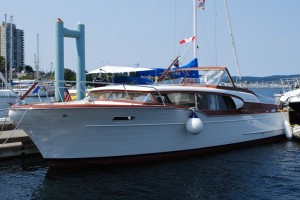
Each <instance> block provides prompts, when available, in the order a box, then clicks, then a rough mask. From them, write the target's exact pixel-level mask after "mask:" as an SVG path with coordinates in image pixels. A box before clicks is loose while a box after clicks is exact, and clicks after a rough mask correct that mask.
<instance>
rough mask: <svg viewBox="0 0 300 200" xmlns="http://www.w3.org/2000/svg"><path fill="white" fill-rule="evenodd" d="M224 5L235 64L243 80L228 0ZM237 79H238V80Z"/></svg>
mask: <svg viewBox="0 0 300 200" xmlns="http://www.w3.org/2000/svg"><path fill="white" fill-rule="evenodd" d="M224 5H225V12H226V17H227V25H228V29H229V34H230V37H231V43H232V48H233V53H234V58H235V64H236V67H237V70H238V77H239V78H240V81H241V82H242V77H241V72H240V66H239V60H238V57H237V53H236V48H235V43H234V37H233V33H232V28H231V22H230V17H229V12H228V7H227V1H226V0H224ZM237 81H238V80H236V82H237Z"/></svg>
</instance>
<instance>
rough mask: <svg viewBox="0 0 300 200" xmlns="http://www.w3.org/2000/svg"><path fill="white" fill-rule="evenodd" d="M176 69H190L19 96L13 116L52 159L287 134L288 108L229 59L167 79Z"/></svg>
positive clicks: (162, 152)
mask: <svg viewBox="0 0 300 200" xmlns="http://www.w3.org/2000/svg"><path fill="white" fill-rule="evenodd" d="M196 2H197V1H194V11H195V10H196ZM195 59H196V57H195ZM175 62H176V60H175V61H174V62H173V63H171V65H170V66H173V65H174V64H175ZM174 73H176V74H177V73H184V74H185V75H186V76H183V77H180V78H179V80H180V81H178V82H177V84H162V83H158V84H155V85H124V84H120V85H108V86H104V87H98V88H93V89H90V90H89V96H88V97H86V98H85V99H83V100H76V101H71V102H50V103H39V104H27V103H24V101H22V102H19V103H17V104H15V105H12V106H11V107H10V108H9V117H10V118H11V119H12V120H13V121H14V122H15V123H16V124H18V125H19V126H18V129H22V130H24V131H25V132H26V133H27V134H28V135H29V137H30V138H31V139H32V140H33V142H34V143H35V145H36V146H37V147H38V149H39V151H40V153H41V154H42V156H43V158H44V159H45V161H46V162H47V163H48V165H49V166H53V167H59V166H76V165H93V164H101V165H114V164H124V163H126V164H127V163H130V162H131V163H136V162H144V161H149V160H164V159H167V158H168V159H169V158H182V157H184V158H186V157H187V156H191V155H201V154H203V153H207V152H215V151H221V150H224V149H229V148H236V147H241V146H242V147H245V146H253V145H255V144H261V143H266V142H271V141H275V140H278V139H283V138H285V123H284V122H285V121H284V117H283V114H285V113H282V112H280V110H279V108H278V106H277V105H275V104H268V103H263V102H261V101H260V99H259V98H258V97H257V95H256V94H254V93H253V92H252V91H250V90H248V89H243V88H239V87H237V86H236V84H235V82H234V81H233V79H232V77H231V75H230V73H229V71H228V69H227V68H226V67H224V66H196V67H187V68H178V69H176V70H167V71H166V72H165V73H164V76H163V77H162V79H163V78H164V77H169V79H172V77H174V76H173V75H174ZM190 73H197V74H198V76H196V77H190V76H188V74H190Z"/></svg>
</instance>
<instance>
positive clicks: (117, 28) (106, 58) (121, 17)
mask: <svg viewBox="0 0 300 200" xmlns="http://www.w3.org/2000/svg"><path fill="white" fill-rule="evenodd" d="M127 4H128V0H127V1H126V3H125V5H124V8H123V10H122V13H121V16H120V19H119V22H118V24H117V27H116V31H115V33H114V35H113V38H112V40H111V42H110V45H109V48H108V50H107V53H106V57H105V61H106V62H107V63H108V61H107V60H108V56H109V53H110V50H111V48H112V45H113V43H114V41H115V39H116V37H117V33H119V28H120V25H121V21H122V19H123V16H124V13H125V10H126V8H127Z"/></svg>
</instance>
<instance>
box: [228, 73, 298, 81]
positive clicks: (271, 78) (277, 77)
mask: <svg viewBox="0 0 300 200" xmlns="http://www.w3.org/2000/svg"><path fill="white" fill-rule="evenodd" d="M296 77H300V74H294V75H273V76H265V77H256V76H242V81H243V82H245V81H247V82H252V83H253V82H272V81H273V82H274V81H276V82H278V81H280V79H282V78H296ZM232 78H233V80H236V76H233V77H232Z"/></svg>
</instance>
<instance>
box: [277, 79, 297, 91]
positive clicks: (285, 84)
mask: <svg viewBox="0 0 300 200" xmlns="http://www.w3.org/2000/svg"><path fill="white" fill-rule="evenodd" d="M280 82H281V87H282V90H283V92H284V93H285V92H289V91H293V90H296V89H299V88H300V77H295V78H282V79H280Z"/></svg>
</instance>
